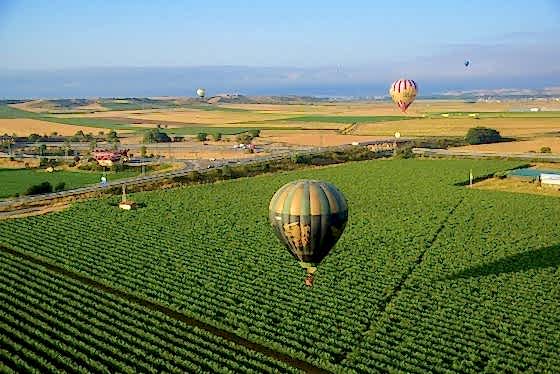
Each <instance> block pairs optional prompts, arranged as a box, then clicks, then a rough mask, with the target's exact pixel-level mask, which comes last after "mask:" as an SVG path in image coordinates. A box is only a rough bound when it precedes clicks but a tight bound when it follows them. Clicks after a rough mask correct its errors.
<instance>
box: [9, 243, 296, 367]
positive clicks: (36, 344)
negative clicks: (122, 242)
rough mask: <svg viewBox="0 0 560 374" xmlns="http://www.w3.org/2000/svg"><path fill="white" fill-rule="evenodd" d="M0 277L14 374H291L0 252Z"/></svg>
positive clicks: (246, 352)
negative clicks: (27, 373)
mask: <svg viewBox="0 0 560 374" xmlns="http://www.w3.org/2000/svg"><path fill="white" fill-rule="evenodd" d="M0 270H1V271H0V303H1V304H2V312H1V313H2V314H1V316H2V318H1V329H2V331H3V333H2V344H1V345H2V348H3V350H2V351H1V352H0V362H2V363H3V364H4V365H5V366H6V367H8V368H11V369H13V370H14V371H16V372H19V371H32V372H33V371H34V372H38V373H39V372H44V371H54V372H57V371H61V370H62V371H70V372H115V371H118V372H131V373H132V372H162V371H165V372H176V373H182V372H200V371H205V372H224V373H227V372H229V373H239V372H264V371H270V372H274V371H282V372H290V371H294V370H293V369H291V368H290V367H289V366H287V365H285V364H283V363H281V362H277V361H274V360H272V359H269V358H267V357H265V356H263V355H261V354H258V353H255V352H252V351H249V350H247V349H245V348H243V347H240V346H237V345H235V344H234V343H231V342H228V341H226V340H223V339H221V338H218V337H215V336H213V335H211V334H209V333H207V332H205V331H203V330H200V329H198V328H196V327H191V326H188V325H186V324H185V323H182V322H180V321H176V320H174V319H172V318H169V317H167V316H165V315H163V314H161V313H159V312H154V311H152V310H149V309H146V308H144V307H141V306H137V305H134V304H130V303H129V302H127V301H126V300H123V299H119V298H116V297H111V296H109V295H107V294H104V293H102V292H100V291H97V290H94V289H91V288H89V287H87V286H84V285H83V284H80V283H78V282H75V281H71V280H69V279H68V278H66V277H64V276H61V275H58V274H56V273H52V272H50V271H47V270H45V269H44V268H42V267H40V266H37V265H33V264H30V263H28V262H26V261H22V260H21V259H18V258H15V257H13V256H11V255H9V254H7V253H5V252H2V253H0Z"/></svg>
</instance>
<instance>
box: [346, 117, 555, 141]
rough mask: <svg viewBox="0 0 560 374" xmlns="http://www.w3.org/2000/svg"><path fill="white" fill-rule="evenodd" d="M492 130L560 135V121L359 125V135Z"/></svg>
mask: <svg viewBox="0 0 560 374" xmlns="http://www.w3.org/2000/svg"><path fill="white" fill-rule="evenodd" d="M477 126H483V127H490V128H493V129H496V130H498V131H499V132H500V134H501V135H502V136H537V135H543V134H547V133H551V132H558V131H560V118H481V119H475V118H467V117H463V118H422V119H411V120H407V121H396V122H378V123H372V124H362V125H359V126H358V128H357V129H356V131H355V132H354V134H356V135H392V134H394V133H395V131H399V132H400V133H401V135H402V136H465V135H466V133H467V131H468V130H469V129H470V128H471V127H477Z"/></svg>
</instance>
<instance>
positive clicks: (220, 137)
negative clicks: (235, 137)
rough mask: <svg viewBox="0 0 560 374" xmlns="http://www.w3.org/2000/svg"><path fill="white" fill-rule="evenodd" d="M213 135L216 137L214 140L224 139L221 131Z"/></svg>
mask: <svg viewBox="0 0 560 374" xmlns="http://www.w3.org/2000/svg"><path fill="white" fill-rule="evenodd" d="M213 137H214V140H215V141H220V140H222V133H221V132H217V133H215V134H214V135H213Z"/></svg>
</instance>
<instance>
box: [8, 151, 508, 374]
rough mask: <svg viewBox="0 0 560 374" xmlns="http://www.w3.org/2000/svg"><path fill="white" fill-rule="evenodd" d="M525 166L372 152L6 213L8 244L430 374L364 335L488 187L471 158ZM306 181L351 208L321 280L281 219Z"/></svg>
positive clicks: (160, 296)
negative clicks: (296, 185) (127, 205)
mask: <svg viewBox="0 0 560 374" xmlns="http://www.w3.org/2000/svg"><path fill="white" fill-rule="evenodd" d="M515 165H517V164H516V163H513V162H501V161H471V160H453V161H450V160H394V161H371V162H360V163H352V164H346V165H341V166H335V167H328V168H322V169H314V170H303V171H297V172H289V173H283V174H277V175H273V176H260V177H254V178H249V179H242V180H236V181H227V182H223V183H218V184H212V185H203V186H192V187H187V188H181V189H176V190H165V191H156V192H147V193H139V194H134V195H133V198H134V199H135V200H136V201H138V202H141V203H143V204H142V205H143V206H144V207H143V208H140V209H138V210H136V211H132V212H123V211H120V210H119V209H117V208H115V207H114V206H113V205H114V203H115V202H116V200H117V198H116V197H115V198H109V199H106V200H99V201H89V202H85V203H81V204H77V205H75V206H73V207H71V208H70V209H69V210H67V211H64V212H60V213H54V214H51V215H48V216H41V217H29V218H26V219H22V220H13V221H7V222H3V223H1V224H0V241H1V242H3V243H5V244H6V245H7V246H9V247H11V248H14V249H17V250H20V251H24V252H26V253H29V254H33V255H38V256H42V257H44V258H47V259H49V260H51V261H53V262H56V263H58V264H60V265H61V266H64V267H66V268H67V269H69V270H72V271H75V272H79V273H82V274H85V275H87V276H89V277H92V278H95V279H97V280H99V281H102V282H104V283H108V284H112V285H114V286H115V287H118V288H120V289H124V290H127V291H128V292H131V293H134V294H136V295H140V296H142V297H145V298H149V299H152V300H155V301H157V302H159V303H162V304H166V305H167V306H169V307H170V308H172V309H174V310H178V311H180V312H182V313H184V314H186V315H188V316H192V317H194V318H197V319H199V320H202V321H204V322H207V323H209V324H212V325H214V326H217V327H220V328H223V329H226V330H229V331H230V332H232V333H235V334H237V335H239V336H241V337H244V338H247V339H249V340H251V341H254V342H257V343H260V344H262V345H266V346H268V347H270V348H272V349H275V350H278V351H280V352H283V353H287V354H289V355H291V356H293V357H296V358H300V359H304V360H307V361H309V362H311V363H313V364H315V365H317V366H320V367H323V368H326V369H330V370H334V371H338V370H341V369H342V368H344V367H347V368H354V369H359V368H361V367H363V365H365V367H370V368H372V370H373V369H374V368H377V369H378V370H384V369H383V368H384V367H386V366H387V365H388V366H387V367H388V368H391V367H392V368H397V369H398V368H399V367H400V370H403V371H408V370H409V368H410V367H416V368H417V370H416V371H418V370H419V371H422V370H424V371H429V369H430V367H428V366H425V365H424V364H421V363H417V362H416V361H413V360H412V358H410V360H403V359H402V357H401V358H400V361H402V362H404V364H406V365H408V366H407V367H404V368H403V367H401V366H398V365H397V364H396V363H395V362H393V361H394V360H396V358H395V357H393V356H388V358H387V359H381V358H375V357H377V356H368V355H367V354H361V352H362V343H363V344H364V347H369V346H367V344H368V342H370V340H369V339H364V334H365V333H367V332H368V331H370V332H371V334H373V336H375V333H374V332H372V330H374V329H375V327H376V326H378V324H379V323H380V321H381V322H383V321H384V320H385V318H387V308H388V306H392V305H393V303H394V302H395V301H398V300H400V297H401V295H405V294H407V292H409V289H408V283H405V284H404V286H403V283H402V282H403V281H405V280H406V279H407V277H408V275H409V274H411V275H412V276H414V275H415V274H416V271H418V270H417V268H418V266H419V265H418V261H419V259H421V257H422V254H424V253H426V259H429V258H430V255H431V252H432V250H433V248H432V247H433V246H434V243H437V242H438V240H440V239H439V237H440V236H441V235H442V232H445V228H446V227H447V226H448V225H449V224H450V221H451V219H450V217H453V215H452V214H451V213H452V212H453V209H454V208H455V207H456V206H457V205H458V204H459V208H460V207H461V204H463V203H464V201H465V200H466V199H468V198H473V199H476V196H478V195H477V193H478V194H484V192H480V191H467V190H466V189H465V188H462V187H457V186H454V185H455V184H456V183H458V182H461V181H464V180H466V179H467V178H468V172H469V170H470V169H473V172H474V174H475V176H477V175H486V174H489V173H490V172H493V171H497V170H504V169H507V168H511V167H513V166H515ZM298 178H313V179H324V180H328V181H330V182H332V183H334V184H335V185H337V186H338V187H339V189H340V190H341V191H342V192H343V193H344V194H345V195H346V198H347V200H348V204H349V209H350V218H349V222H348V226H347V229H346V232H345V233H344V235H343V236H342V238H341V240H340V242H339V243H338V244H337V246H336V247H335V249H334V250H333V252H332V254H331V255H330V256H329V257H327V258H326V259H325V261H324V262H323V263H322V264H321V266H320V267H319V271H318V273H317V275H316V285H315V287H314V288H313V289H307V288H306V287H305V286H304V285H303V275H304V274H303V271H302V270H301V269H300V268H299V265H297V263H296V261H294V260H293V258H291V256H290V255H289V254H288V253H287V252H286V251H285V250H284V249H283V248H282V246H281V244H280V243H279V242H278V241H277V240H276V238H275V237H274V235H273V233H272V231H271V229H270V228H269V224H268V221H267V219H268V218H267V209H268V202H269V199H270V197H271V196H272V194H273V193H274V192H275V191H276V190H277V189H278V188H279V187H280V186H282V185H283V184H284V183H286V182H288V181H291V180H293V179H298ZM506 196H507V195H506ZM459 208H458V209H459ZM453 214H455V213H453ZM512 215H515V213H512ZM489 224H491V221H490V222H489ZM455 230H459V231H460V230H462V228H461V227H455ZM434 240H435V242H434ZM512 240H513V239H512ZM451 256H452V255H451ZM421 264H422V263H421ZM400 287H403V288H402V290H401V291H400V292H399V289H400ZM410 292H412V291H410ZM395 295H396V298H395ZM388 323H389V322H388ZM371 341H372V342H373V343H371V344H376V343H377V340H376V339H373V340H371ZM366 351H368V352H369V350H367V349H366ZM395 351H397V350H395ZM372 352H374V353H375V351H374V350H372ZM401 355H404V353H402V354H401ZM434 356H435V355H434ZM372 357H373V358H372ZM380 357H381V356H380ZM403 357H404V356H403ZM415 360H419V359H415ZM391 362H393V363H392V364H391ZM384 365H385V366H384ZM391 365H392V366H391ZM423 365H424V366H423ZM429 365H432V366H434V365H435V364H429ZM453 365H454V362H451V361H450V362H447V361H442V362H441V363H440V366H439V367H442V368H446V367H449V368H452V367H453ZM434 367H435V366H434ZM477 367H480V366H477ZM450 370H451V369H450Z"/></svg>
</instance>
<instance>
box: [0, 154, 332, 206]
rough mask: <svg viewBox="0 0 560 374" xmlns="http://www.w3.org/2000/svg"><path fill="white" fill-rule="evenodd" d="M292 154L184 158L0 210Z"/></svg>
mask: <svg viewBox="0 0 560 374" xmlns="http://www.w3.org/2000/svg"><path fill="white" fill-rule="evenodd" d="M321 151H322V150H314V151H307V152H298V153H299V154H317V153H320V152H321ZM292 154H293V152H285V153H278V154H274V155H270V156H259V157H255V158H247V159H235V160H216V161H208V160H185V167H184V168H182V169H180V170H174V171H170V172H164V173H154V174H149V175H145V176H139V177H132V178H125V179H120V180H117V181H113V182H109V183H107V184H106V185H105V186H101V184H95V185H89V186H85V187H81V188H76V189H72V190H67V191H62V192H54V193H48V194H42V195H34V196H22V197H16V198H9V199H4V200H2V201H0V210H7V208H8V207H10V206H15V205H25V204H30V203H47V202H49V201H51V200H56V199H60V198H66V197H71V196H79V195H84V194H90V193H94V192H103V191H106V190H108V189H111V188H114V187H121V186H123V185H126V186H127V187H128V186H130V187H132V186H136V185H142V184H145V183H147V182H158V181H161V180H164V179H169V178H173V177H180V176H184V175H187V174H188V173H190V172H192V171H194V170H196V171H198V172H200V173H206V172H208V171H209V170H211V169H213V168H218V167H221V166H224V165H231V166H233V165H249V164H254V163H260V162H267V161H274V160H280V159H284V158H286V157H290V155H292Z"/></svg>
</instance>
